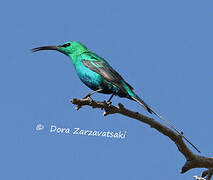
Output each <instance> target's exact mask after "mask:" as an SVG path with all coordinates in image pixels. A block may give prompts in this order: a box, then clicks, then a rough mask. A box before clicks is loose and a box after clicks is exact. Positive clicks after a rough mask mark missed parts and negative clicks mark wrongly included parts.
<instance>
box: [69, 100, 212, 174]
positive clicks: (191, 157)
mask: <svg viewBox="0 0 213 180" xmlns="http://www.w3.org/2000/svg"><path fill="white" fill-rule="evenodd" d="M70 102H71V103H72V104H75V105H77V107H76V110H79V109H80V108H81V107H82V106H91V107H92V108H100V109H104V114H103V115H104V116H107V115H109V114H115V113H118V114H122V115H124V116H127V117H130V118H133V119H136V120H139V121H141V122H143V123H145V124H148V125H150V126H151V128H155V129H156V130H157V131H159V132H160V133H162V134H163V135H165V136H167V137H168V138H169V139H171V140H172V141H173V142H174V143H175V144H176V146H177V148H178V150H179V151H180V153H182V154H183V156H184V157H185V159H186V162H185V164H184V165H183V167H182V170H181V173H185V172H187V171H189V170H190V169H193V168H207V169H209V168H213V158H211V157H205V156H200V155H196V154H194V153H193V152H192V151H191V150H190V149H189V148H188V147H187V145H186V144H185V142H184V141H183V139H182V136H181V135H179V134H177V133H175V132H174V131H172V130H171V129H169V128H168V127H166V126H164V125H162V124H161V123H159V122H158V121H156V120H154V119H153V118H150V117H148V116H144V115H142V114H140V113H138V112H134V111H131V110H129V109H126V108H125V107H124V106H123V105H122V104H120V103H119V104H118V106H113V105H111V104H109V103H107V102H105V101H104V102H96V101H94V100H92V99H91V98H86V99H72V100H71V101H70ZM206 172H207V174H209V173H210V172H209V171H206ZM211 172H212V170H211Z"/></svg>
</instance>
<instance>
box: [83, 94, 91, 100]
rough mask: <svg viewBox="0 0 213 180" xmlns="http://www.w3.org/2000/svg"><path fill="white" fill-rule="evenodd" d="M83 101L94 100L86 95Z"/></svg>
mask: <svg viewBox="0 0 213 180" xmlns="http://www.w3.org/2000/svg"><path fill="white" fill-rule="evenodd" d="M83 99H89V100H92V98H91V97H90V96H89V95H86V96H84V97H83Z"/></svg>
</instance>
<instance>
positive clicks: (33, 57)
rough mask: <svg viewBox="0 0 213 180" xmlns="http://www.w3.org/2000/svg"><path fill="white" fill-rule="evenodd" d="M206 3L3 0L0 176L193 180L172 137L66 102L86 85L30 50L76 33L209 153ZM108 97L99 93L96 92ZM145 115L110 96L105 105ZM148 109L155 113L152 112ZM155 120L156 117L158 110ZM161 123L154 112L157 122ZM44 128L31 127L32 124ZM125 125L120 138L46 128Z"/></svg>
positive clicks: (67, 65) (63, 60)
mask: <svg viewBox="0 0 213 180" xmlns="http://www.w3.org/2000/svg"><path fill="white" fill-rule="evenodd" d="M212 6H213V3H212V1H210V0H206V1H200V0H189V1H182V0H181V1H180V0H178V1H177V0H172V1H171V0H162V1H158V0H149V1H144V0H142V1H139V0H137V1H136V0H131V1H130V0H129V1H124V0H122V1H121V0H118V1H113V0H108V1H98V0H91V1H82V0H80V1H72V2H71V1H66V2H62V1H49V0H47V1H41V0H37V1H24V0H20V1H10V0H8V1H4V2H2V3H1V7H0V20H1V22H2V25H1V31H0V35H1V61H0V63H1V65H0V69H1V70H0V80H1V95H0V96H1V97H0V99H1V102H0V109H1V115H0V117H1V131H0V133H1V137H2V138H1V142H2V145H1V150H0V153H1V163H0V169H1V174H0V179H4V180H10V179H22V180H25V179H26V180H37V179H40V180H45V179H52V180H58V179H78V180H87V179H88V180H92V179H103V180H109V179H110V180H114V179H115V180H117V179H123V180H129V179H135V180H137V179H147V178H149V179H156V178H159V177H160V178H161V179H165V180H170V179H181V180H186V179H192V176H193V175H198V174H199V173H200V172H201V169H194V170H191V171H190V172H187V173H186V174H184V175H182V174H180V173H179V171H180V169H181V167H182V165H183V164H184V163H185V159H184V157H183V156H182V154H180V153H179V152H178V151H177V148H176V146H175V145H174V143H173V142H171V141H169V139H168V138H167V137H165V136H163V135H161V134H160V133H158V132H157V131H156V130H154V129H151V128H150V127H149V126H147V125H145V124H143V123H140V122H138V121H136V120H133V119H130V118H127V117H124V116H121V115H111V116H107V117H103V116H102V111H101V110H97V109H90V108H89V107H85V108H83V109H81V110H79V111H75V110H74V108H75V107H74V106H73V105H72V104H71V103H69V100H70V99H71V98H74V97H79V98H80V97H83V96H84V95H86V94H87V93H88V92H90V90H89V89H88V88H87V87H86V86H85V85H83V84H82V83H81V82H80V80H79V79H78V77H77V75H76V73H75V71H74V68H73V67H72V63H71V61H70V60H69V59H68V58H67V57H65V56H64V55H62V54H60V53H58V52H53V51H46V52H39V53H35V54H32V53H31V52H30V49H31V48H34V47H37V46H42V45H58V44H62V43H64V42H66V41H69V40H75V41H80V42H82V43H84V44H85V45H86V46H87V47H88V48H89V49H90V50H92V51H94V52H96V53H97V54H99V55H100V56H102V57H104V58H105V59H106V60H108V62H109V63H110V64H111V65H112V66H113V67H114V68H115V69H116V70H117V71H118V72H119V73H120V74H121V75H122V76H123V77H124V78H125V79H126V81H127V82H129V83H130V84H131V85H132V86H133V87H135V91H136V93H137V94H138V95H139V96H141V97H143V99H144V100H145V101H146V102H147V103H148V104H150V105H151V106H152V107H153V108H154V109H155V110H156V111H157V112H159V113H160V114H162V115H163V116H164V117H165V118H166V119H168V120H169V121H170V122H171V123H173V124H174V125H175V126H176V127H177V128H178V129H180V130H183V131H184V133H185V136H187V137H188V138H189V139H190V140H191V141H192V142H193V143H194V144H195V145H196V146H198V147H199V149H200V150H201V152H202V155H206V156H212V153H211V152H212V149H213V143H209V138H211V136H212V125H213V123H212V97H213V93H212V92H213V84H212V76H213V71H212V66H213V63H212V58H213V54H212V42H213V36H212V32H213V25H212V19H213V12H212ZM93 98H94V99H96V100H106V99H108V98H109V97H108V96H107V95H101V94H98V95H94V97H93ZM118 102H121V103H123V104H124V105H125V106H126V107H128V108H129V109H132V110H135V111H139V112H141V113H144V114H146V115H149V114H147V113H146V112H145V111H144V109H143V108H141V106H140V105H138V104H137V103H135V102H132V101H129V100H127V99H121V98H118V97H115V98H114V99H113V104H115V105H116V104H117V103H118ZM152 117H154V116H152ZM156 119H157V118H156ZM159 121H160V120H159ZM39 123H41V124H43V125H44V130H42V131H36V130H35V127H36V125H37V124H39ZM51 125H55V126H57V127H64V128H70V129H71V131H73V130H74V128H81V129H87V130H97V131H108V130H109V131H112V132H119V131H122V132H126V137H125V138H124V139H116V138H105V137H91V136H81V135H72V134H57V133H50V126H51Z"/></svg>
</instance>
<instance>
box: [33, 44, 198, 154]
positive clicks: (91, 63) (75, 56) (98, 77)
mask: <svg viewBox="0 0 213 180" xmlns="http://www.w3.org/2000/svg"><path fill="white" fill-rule="evenodd" d="M41 50H56V51H59V52H61V53H63V54H65V55H66V56H68V57H69V58H70V59H71V60H72V63H73V65H74V67H75V70H76V72H77V74H78V76H79V78H80V79H81V81H82V82H83V83H84V84H86V85H87V86H88V87H89V88H90V89H92V90H93V92H91V93H89V94H88V95H87V96H85V98H86V97H90V96H91V95H92V94H94V93H96V92H99V93H104V94H111V97H110V98H109V100H108V102H110V101H111V99H112V97H113V96H114V95H118V96H119V97H125V98H128V99H131V100H134V101H136V102H138V103H139V104H140V105H142V106H143V107H144V108H145V109H146V110H147V111H148V112H149V113H151V114H152V113H153V114H155V115H156V116H158V117H159V118H160V119H162V120H163V121H164V122H165V123H167V125H169V126H170V127H171V128H172V129H174V130H175V131H176V132H177V133H178V134H179V135H181V136H182V137H183V138H184V139H185V140H186V141H187V142H189V143H190V144H191V145H192V146H193V147H194V148H195V149H196V150H197V151H198V152H200V151H199V150H198V149H197V148H196V147H195V146H194V145H193V144H192V143H191V142H190V141H189V140H188V139H186V138H185V137H184V136H183V134H182V132H181V133H180V132H179V131H178V130H177V129H176V128H175V127H174V126H173V125H172V124H170V123H169V122H168V121H167V120H166V119H164V118H163V117H162V116H160V115H159V114H158V113H156V112H155V111H154V110H153V109H151V107H149V106H148V105H147V104H146V103H145V102H144V101H143V100H142V99H141V98H140V97H138V96H137V95H136V94H135V93H134V91H133V87H132V86H131V85H130V84H129V83H127V82H126V81H125V80H124V79H123V78H122V77H121V75H120V74H118V73H117V72H116V71H115V70H114V69H113V68H112V67H111V66H110V65H109V63H108V62H107V61H106V60H104V59H103V58H102V57H100V56H98V55H97V54H95V53H93V52H91V51H90V50H88V49H87V48H86V46H84V45H83V44H81V43H80V42H77V41H69V42H66V43H64V44H63V45H58V46H42V47H37V48H34V49H32V51H33V52H36V51H41Z"/></svg>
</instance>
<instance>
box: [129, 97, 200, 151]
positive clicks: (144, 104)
mask: <svg viewBox="0 0 213 180" xmlns="http://www.w3.org/2000/svg"><path fill="white" fill-rule="evenodd" d="M131 98H132V99H133V100H135V101H136V102H138V103H139V104H140V105H142V106H143V107H144V108H145V109H146V110H147V111H148V112H149V113H151V114H152V113H153V114H155V115H156V116H157V117H158V118H160V119H161V120H163V121H164V122H165V123H166V124H167V125H168V126H169V127H170V128H172V129H173V130H174V131H175V132H176V133H177V134H179V135H181V136H182V137H183V138H184V139H185V140H186V141H187V142H188V143H189V144H190V145H191V146H192V147H193V148H194V149H196V150H197V151H198V152H199V153H200V151H199V150H198V148H197V147H196V146H195V145H194V144H192V143H191V141H189V140H188V139H187V138H186V137H185V136H184V135H183V132H180V131H179V130H177V129H176V128H175V127H174V126H173V125H172V124H171V123H170V122H169V121H167V120H166V119H164V118H163V117H162V116H161V115H159V114H158V113H157V112H156V111H154V110H153V109H152V108H151V107H149V106H148V105H147V104H146V103H145V102H144V101H143V100H142V99H141V98H139V97H138V96H137V95H136V94H134V96H131Z"/></svg>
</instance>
